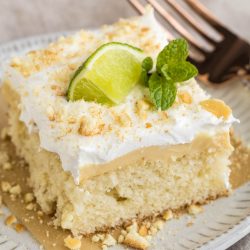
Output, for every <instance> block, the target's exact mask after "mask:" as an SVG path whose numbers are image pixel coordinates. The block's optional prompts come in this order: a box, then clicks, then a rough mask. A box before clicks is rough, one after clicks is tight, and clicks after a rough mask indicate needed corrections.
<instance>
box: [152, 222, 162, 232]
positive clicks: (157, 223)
mask: <svg viewBox="0 0 250 250" xmlns="http://www.w3.org/2000/svg"><path fill="white" fill-rule="evenodd" d="M153 226H154V227H155V228H156V229H158V231H159V230H161V229H162V228H163V226H164V223H163V221H162V220H157V221H156V222H155V223H154V224H153Z"/></svg>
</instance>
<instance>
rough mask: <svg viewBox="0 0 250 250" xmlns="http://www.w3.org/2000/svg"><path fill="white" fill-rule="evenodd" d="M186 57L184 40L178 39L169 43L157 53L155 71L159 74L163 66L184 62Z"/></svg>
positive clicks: (186, 46) (186, 49) (186, 45)
mask: <svg viewBox="0 0 250 250" xmlns="http://www.w3.org/2000/svg"><path fill="white" fill-rule="evenodd" d="M187 57H188V43H187V41H186V40H185V39H182V38H179V39H175V40H173V41H171V42H170V43H169V44H168V45H167V46H165V48H164V49H163V50H162V51H161V52H160V53H159V55H158V57H157V62H156V69H157V71H158V72H160V70H161V68H162V66H163V65H164V64H168V63H173V62H181V61H185V60H186V59H187Z"/></svg>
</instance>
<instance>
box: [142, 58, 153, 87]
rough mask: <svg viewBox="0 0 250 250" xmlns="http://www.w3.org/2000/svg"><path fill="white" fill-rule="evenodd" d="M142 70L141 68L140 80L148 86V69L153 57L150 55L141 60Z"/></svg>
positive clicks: (150, 66) (150, 67)
mask: <svg viewBox="0 0 250 250" xmlns="http://www.w3.org/2000/svg"><path fill="white" fill-rule="evenodd" d="M141 67H142V70H141V82H142V83H143V84H144V85H145V86H148V79H149V73H148V72H149V71H150V70H151V69H152V68H153V59H152V58H151V57H146V58H145V59H144V60H143V61H142V65H141Z"/></svg>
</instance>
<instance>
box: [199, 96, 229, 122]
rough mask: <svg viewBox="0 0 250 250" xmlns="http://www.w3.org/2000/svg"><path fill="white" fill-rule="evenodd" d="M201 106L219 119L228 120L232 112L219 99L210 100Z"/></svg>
mask: <svg viewBox="0 0 250 250" xmlns="http://www.w3.org/2000/svg"><path fill="white" fill-rule="evenodd" d="M200 105H201V106H202V107H203V108H204V109H205V110H207V111H208V112H210V113H212V114H214V115H215V116H217V117H218V118H220V117H223V118H224V119H227V118H228V117H229V116H230V114H231V113H232V110H231V109H230V107H228V106H227V105H226V104H225V103H224V102H223V101H221V100H218V99H208V100H204V101H202V102H200Z"/></svg>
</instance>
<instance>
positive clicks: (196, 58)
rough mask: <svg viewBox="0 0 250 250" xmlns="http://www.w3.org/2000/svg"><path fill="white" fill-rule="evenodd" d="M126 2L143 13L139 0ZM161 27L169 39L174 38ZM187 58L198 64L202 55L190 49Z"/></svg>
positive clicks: (143, 9) (143, 8)
mask: <svg viewBox="0 0 250 250" xmlns="http://www.w3.org/2000/svg"><path fill="white" fill-rule="evenodd" d="M128 2H129V3H130V4H131V5H132V7H133V8H134V9H135V10H136V11H137V12H138V13H139V14H143V13H145V7H144V6H143V5H142V4H141V3H140V1H139V0H128ZM162 28H163V29H164V31H165V32H166V36H167V39H168V40H169V41H171V40H173V39H175V37H174V36H173V35H172V34H171V33H170V32H168V31H167V30H166V29H165V28H164V27H162ZM189 60H192V62H193V63H194V64H198V63H199V62H200V61H201V60H202V57H200V56H199V55H197V53H195V52H194V51H192V50H190V54H189Z"/></svg>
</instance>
